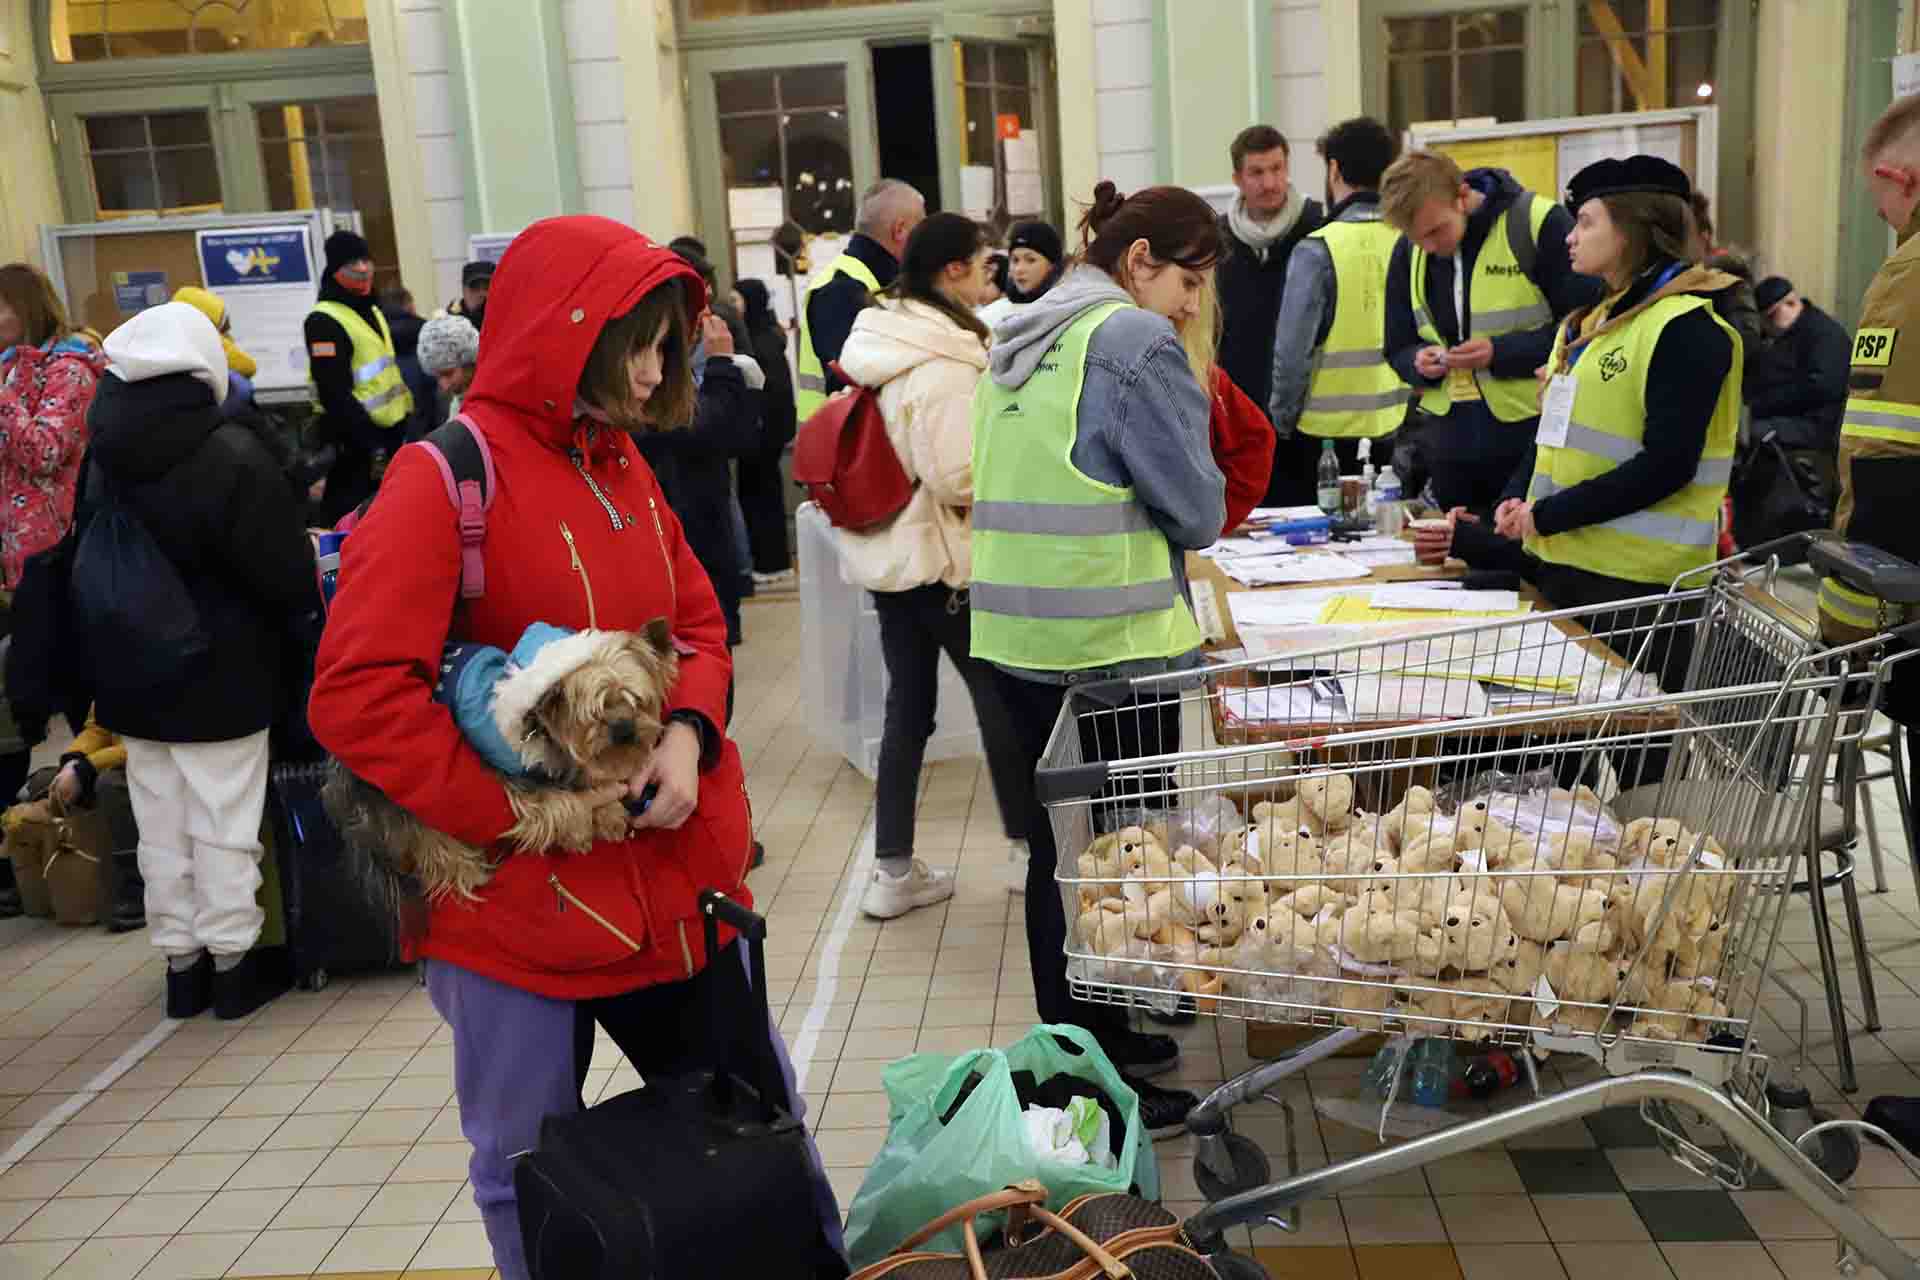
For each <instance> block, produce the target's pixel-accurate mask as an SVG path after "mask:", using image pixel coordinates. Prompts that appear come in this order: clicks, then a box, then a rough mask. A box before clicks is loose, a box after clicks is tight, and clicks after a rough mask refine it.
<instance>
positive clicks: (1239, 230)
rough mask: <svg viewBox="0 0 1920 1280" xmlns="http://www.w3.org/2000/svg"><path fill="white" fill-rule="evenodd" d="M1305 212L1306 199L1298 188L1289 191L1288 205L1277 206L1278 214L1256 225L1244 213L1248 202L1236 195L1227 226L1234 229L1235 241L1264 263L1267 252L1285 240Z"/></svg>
mask: <svg viewBox="0 0 1920 1280" xmlns="http://www.w3.org/2000/svg"><path fill="white" fill-rule="evenodd" d="M1306 208H1307V198H1306V196H1304V195H1302V194H1301V193H1300V188H1298V187H1288V188H1287V202H1286V203H1285V204H1284V205H1282V206H1280V212H1279V213H1277V214H1275V215H1274V216H1273V217H1272V218H1271V219H1270V220H1268V221H1266V222H1256V221H1254V219H1253V217H1252V215H1251V214H1249V213H1248V212H1247V198H1246V197H1245V196H1239V195H1237V196H1235V197H1234V198H1233V205H1232V206H1231V207H1230V208H1229V209H1228V210H1227V225H1228V226H1230V227H1231V228H1232V229H1233V237H1234V239H1236V240H1238V241H1239V242H1240V243H1241V244H1244V245H1246V246H1247V248H1249V249H1251V250H1253V253H1254V256H1255V257H1257V258H1259V259H1260V260H1261V261H1262V262H1264V261H1266V258H1267V250H1269V249H1271V248H1272V247H1273V246H1274V245H1275V244H1277V243H1279V242H1280V241H1281V240H1284V239H1285V238H1286V236H1287V233H1288V232H1290V231H1292V230H1293V228H1294V226H1295V225H1296V224H1297V223H1298V222H1299V221H1300V215H1301V214H1303V213H1305V212H1306Z"/></svg>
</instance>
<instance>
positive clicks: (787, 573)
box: [753, 569, 799, 587]
mask: <svg viewBox="0 0 1920 1280" xmlns="http://www.w3.org/2000/svg"><path fill="white" fill-rule="evenodd" d="M798 576H799V575H798V574H796V573H795V572H794V571H793V570H792V569H782V570H781V571H780V572H778V573H757V572H756V573H755V574H754V575H753V585H754V586H756V587H790V586H792V585H793V584H794V582H795V580H796V579H797V578H798Z"/></svg>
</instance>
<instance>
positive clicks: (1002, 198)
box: [953, 39, 1053, 234]
mask: <svg viewBox="0 0 1920 1280" xmlns="http://www.w3.org/2000/svg"><path fill="white" fill-rule="evenodd" d="M953 47H954V79H955V82H956V90H957V92H956V96H955V101H956V105H957V107H958V124H959V132H960V144H959V148H958V150H959V151H960V152H961V157H960V164H961V168H960V178H959V190H960V201H959V205H960V207H961V209H962V210H963V211H964V212H966V213H967V214H968V216H970V217H973V218H977V219H979V220H980V221H981V222H984V223H986V224H988V225H989V226H991V227H992V228H993V230H994V232H995V233H996V234H1004V233H1005V232H1006V230H1007V228H1008V227H1009V226H1010V225H1012V224H1013V223H1015V222H1018V221H1021V220H1022V219H1026V218H1046V217H1047V216H1048V213H1049V211H1050V209H1051V208H1052V207H1053V203H1052V201H1051V200H1050V199H1049V198H1048V192H1049V190H1050V189H1051V187H1052V181H1051V178H1050V174H1051V171H1052V163H1051V159H1050V156H1049V152H1048V146H1047V140H1046V133H1047V131H1046V128H1045V107H1046V95H1045V93H1044V92H1042V90H1041V88H1040V85H1041V83H1042V79H1043V77H1042V76H1041V74H1039V73H1040V71H1041V70H1042V69H1043V68H1044V61H1043V59H1042V57H1041V50H1040V49H1038V48H1037V47H1036V46H1035V45H1034V44H1033V43H1031V42H1027V41H1022V42H1017V43H1016V42H1011V41H987V40H964V39H963V40H955V41H954V42H953Z"/></svg>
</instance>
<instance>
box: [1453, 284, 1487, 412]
mask: <svg viewBox="0 0 1920 1280" xmlns="http://www.w3.org/2000/svg"><path fill="white" fill-rule="evenodd" d="M1465 265H1466V264H1465V263H1464V262H1463V261H1462V260H1461V258H1460V255H1459V254H1457V253H1456V254H1455V255H1454V258H1453V319H1454V324H1455V326H1456V327H1457V328H1458V330H1459V333H1460V341H1461V342H1462V343H1464V342H1466V340H1467V273H1466V271H1465V269H1464V268H1465ZM1447 399H1448V400H1449V401H1451V402H1452V403H1454V404H1467V403H1471V402H1472V401H1475V400H1478V399H1480V384H1479V383H1478V382H1476V381H1475V380H1474V377H1473V370H1471V369H1449V370H1447Z"/></svg>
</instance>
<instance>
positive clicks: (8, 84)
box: [0, 0, 65, 262]
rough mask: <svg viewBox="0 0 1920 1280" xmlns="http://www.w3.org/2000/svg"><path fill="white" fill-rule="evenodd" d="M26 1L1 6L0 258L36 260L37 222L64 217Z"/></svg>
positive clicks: (52, 220)
mask: <svg viewBox="0 0 1920 1280" xmlns="http://www.w3.org/2000/svg"><path fill="white" fill-rule="evenodd" d="M32 32H33V23H32V20H31V19H30V18H29V16H28V6H27V5H25V4H21V3H17V2H15V0H9V2H8V3H7V4H6V5H5V6H4V12H0V260H4V261H9V262H11V261H14V260H17V259H20V258H25V259H27V260H28V261H31V262H39V261H40V226H41V224H42V223H49V222H62V221H65V219H64V217H63V216H62V211H61V207H60V187H59V184H58V182H57V181H56V179H55V177H54V170H53V135H52V132H51V130H50V129H49V128H48V126H47V115H46V110H45V108H44V106H43V105H42V103H41V99H40V92H39V90H38V89H37V88H36V87H35V60H34V56H33V35H32Z"/></svg>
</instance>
